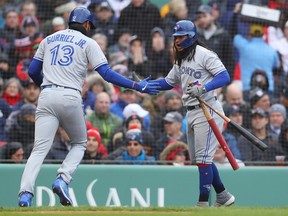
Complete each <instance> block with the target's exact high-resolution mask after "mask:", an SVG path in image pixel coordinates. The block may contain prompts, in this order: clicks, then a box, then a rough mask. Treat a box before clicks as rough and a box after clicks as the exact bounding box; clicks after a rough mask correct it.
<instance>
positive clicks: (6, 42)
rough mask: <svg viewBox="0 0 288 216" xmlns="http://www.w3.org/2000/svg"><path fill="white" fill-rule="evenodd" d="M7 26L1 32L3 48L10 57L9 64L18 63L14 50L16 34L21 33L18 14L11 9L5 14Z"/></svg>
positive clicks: (0, 38) (0, 37)
mask: <svg viewBox="0 0 288 216" xmlns="http://www.w3.org/2000/svg"><path fill="white" fill-rule="evenodd" d="M4 17H5V24H4V27H3V29H1V31H0V42H1V48H2V50H3V52H4V53H5V54H7V55H8V57H9V64H10V65H11V66H12V65H15V63H14V64H12V63H13V62H15V61H16V53H15V49H14V40H15V37H16V33H17V32H18V31H19V24H18V12H17V11H16V10H14V9H9V10H8V11H7V12H6V14H5V16H4Z"/></svg>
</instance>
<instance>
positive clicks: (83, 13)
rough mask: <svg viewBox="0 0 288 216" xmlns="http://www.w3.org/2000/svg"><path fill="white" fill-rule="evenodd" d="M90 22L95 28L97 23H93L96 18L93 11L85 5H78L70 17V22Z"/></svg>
mask: <svg viewBox="0 0 288 216" xmlns="http://www.w3.org/2000/svg"><path fill="white" fill-rule="evenodd" d="M87 21H89V22H90V26H91V28H92V29H95V25H94V23H93V21H94V18H93V15H92V14H91V12H90V11H89V10H88V9H87V8H85V7H77V8H75V9H74V10H73V11H72V12H71V14H70V17H69V24H70V23H84V22H87Z"/></svg>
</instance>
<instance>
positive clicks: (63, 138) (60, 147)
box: [46, 127, 71, 163]
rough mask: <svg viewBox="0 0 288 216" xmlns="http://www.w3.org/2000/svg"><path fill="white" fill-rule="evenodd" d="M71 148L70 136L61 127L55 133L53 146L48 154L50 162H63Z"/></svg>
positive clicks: (47, 157)
mask: <svg viewBox="0 0 288 216" xmlns="http://www.w3.org/2000/svg"><path fill="white" fill-rule="evenodd" d="M70 149H71V144H70V138H69V136H68V134H67V133H66V131H65V130H64V129H63V128H62V127H59V128H58V130H57V132H56V134H55V138H54V141H53V144H52V148H51V149H50V151H49V153H48V154H47V156H46V159H47V160H48V163H51V162H52V163H62V161H63V160H64V159H65V157H66V155H67V153H68V152H69V150H70ZM51 160H53V161H51Z"/></svg>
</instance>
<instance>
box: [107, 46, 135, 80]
mask: <svg viewBox="0 0 288 216" xmlns="http://www.w3.org/2000/svg"><path fill="white" fill-rule="evenodd" d="M109 63H110V65H111V67H112V68H113V67H114V66H115V65H124V66H126V67H128V57H127V56H126V55H125V54H124V53H123V52H122V51H117V52H112V53H110V55H109ZM126 70H127V71H128V68H127V69H126ZM122 74H123V73H122ZM124 75H125V74H124ZM125 77H129V76H127V75H125ZM130 78H131V77H130Z"/></svg>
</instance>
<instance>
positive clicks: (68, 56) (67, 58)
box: [50, 44, 74, 66]
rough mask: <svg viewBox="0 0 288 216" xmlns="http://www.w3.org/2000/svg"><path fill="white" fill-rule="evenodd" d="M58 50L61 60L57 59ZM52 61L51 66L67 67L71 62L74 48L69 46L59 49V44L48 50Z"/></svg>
mask: <svg viewBox="0 0 288 216" xmlns="http://www.w3.org/2000/svg"><path fill="white" fill-rule="evenodd" d="M59 50H62V52H63V53H62V56H63V57H62V58H61V59H59V57H58V55H59ZM50 52H51V55H52V59H51V65H57V64H59V65H61V66H68V65H70V64H71V63H72V62H73V58H72V56H73V54H74V48H73V47H72V46H70V45H65V46H63V47H61V48H60V44H59V45H57V46H55V47H53V48H52V49H50ZM58 59H59V60H58Z"/></svg>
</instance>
